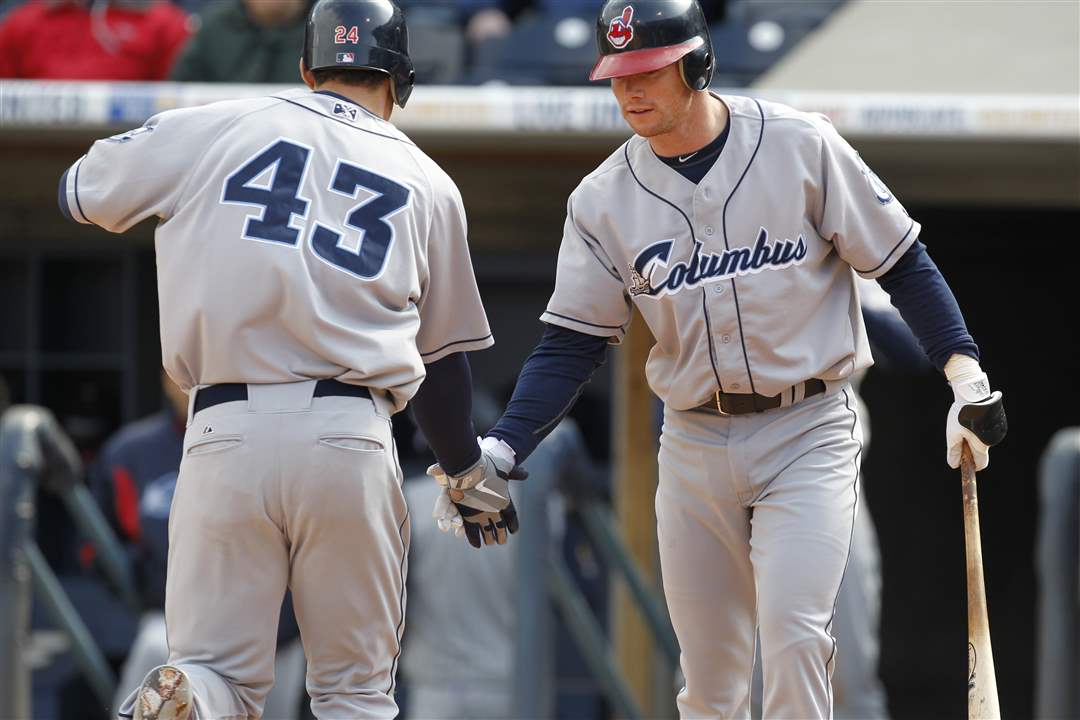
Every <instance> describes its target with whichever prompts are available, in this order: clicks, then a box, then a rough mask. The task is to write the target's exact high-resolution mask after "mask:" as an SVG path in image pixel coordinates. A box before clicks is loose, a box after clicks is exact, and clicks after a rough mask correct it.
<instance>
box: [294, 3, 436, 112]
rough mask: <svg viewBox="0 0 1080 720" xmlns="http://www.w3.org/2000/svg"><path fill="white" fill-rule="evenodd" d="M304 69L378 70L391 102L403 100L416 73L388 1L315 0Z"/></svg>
mask: <svg viewBox="0 0 1080 720" xmlns="http://www.w3.org/2000/svg"><path fill="white" fill-rule="evenodd" d="M304 64H305V65H307V67H308V69H309V70H322V69H327V68H338V69H341V70H347V69H350V68H355V69H366V70H378V71H379V72H384V73H386V74H387V75H389V76H390V80H391V85H390V86H391V88H392V90H393V92H394V102H396V103H397V104H398V105H400V106H401V107H405V103H406V102H408V100H409V95H410V94H411V93H412V88H413V83H414V82H415V81H416V72H415V71H414V70H413V63H412V60H411V59H410V58H409V32H408V30H407V29H406V27H405V15H404V14H403V13H402V12H401V8H399V7H398V6H397V5H395V4H394V3H393V2H391V0H319V1H318V2H316V3H315V4H314V5H313V6H312V8H311V12H310V13H309V14H308V20H307V31H306V32H305V33H304Z"/></svg>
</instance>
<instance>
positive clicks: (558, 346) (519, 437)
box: [488, 325, 608, 464]
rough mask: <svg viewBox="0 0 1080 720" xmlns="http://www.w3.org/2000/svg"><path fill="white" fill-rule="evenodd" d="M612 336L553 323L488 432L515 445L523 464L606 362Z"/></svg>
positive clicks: (518, 459) (515, 450)
mask: <svg viewBox="0 0 1080 720" xmlns="http://www.w3.org/2000/svg"><path fill="white" fill-rule="evenodd" d="M607 346H608V339H607V338H606V337H598V336H595V335H586V334H585V333H580V332H577V331H576V330H570V329H567V328H564V327H559V326H558V325H548V326H547V328H546V329H545V330H544V335H543V337H542V338H541V339H540V343H539V344H538V345H537V346H536V349H535V350H533V351H532V354H531V355H529V359H528V360H526V361H525V365H524V367H522V368H521V374H520V375H519V376H518V380H517V385H516V386H515V387H514V395H513V397H512V398H511V399H510V404H509V405H507V406H506V411H505V412H504V413H503V415H502V417H501V418H499V421H498V422H497V423H495V427H493V428H492V429H491V430H490V431H489V432H488V435H489V436H491V437H497V438H499V439H500V440H503V441H504V442H506V444H508V445H509V446H510V447H512V448H513V449H514V454H515V455H516V457H517V462H518V464H520V463H523V462H525V458H527V457H528V456H529V454H530V453H532V451H533V450H535V449H536V446H537V445H539V444H540V441H541V440H543V439H544V438H545V437H546V436H547V434H548V433H550V432H551V431H552V430H554V429H555V426H556V425H558V424H559V421H560V420H562V419H563V417H564V416H565V415H566V413H568V412H570V408H572V407H573V406H574V403H575V402H576V401H577V399H578V397H579V396H580V395H581V391H582V389H583V388H584V387H585V384H586V383H587V382H589V379H590V378H591V377H592V375H593V373H594V372H596V369H597V368H599V367H600V366H601V365H603V364H604V360H605V357H606V355H607Z"/></svg>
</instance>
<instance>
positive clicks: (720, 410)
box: [713, 390, 731, 417]
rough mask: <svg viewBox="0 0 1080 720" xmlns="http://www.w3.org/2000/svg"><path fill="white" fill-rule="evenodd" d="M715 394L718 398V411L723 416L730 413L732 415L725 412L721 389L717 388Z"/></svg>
mask: <svg viewBox="0 0 1080 720" xmlns="http://www.w3.org/2000/svg"><path fill="white" fill-rule="evenodd" d="M713 396H714V397H715V398H716V411H717V412H718V413H720V415H722V416H723V417H728V416H729V415H731V413H728V412H724V406H723V405H722V404H721V403H720V391H719V390H717V391H716V392H715V393H714V395H713Z"/></svg>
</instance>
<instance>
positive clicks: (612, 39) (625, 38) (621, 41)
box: [607, 5, 634, 50]
mask: <svg viewBox="0 0 1080 720" xmlns="http://www.w3.org/2000/svg"><path fill="white" fill-rule="evenodd" d="M633 19H634V6H633V5H627V6H626V7H625V8H623V11H622V16H621V17H617V18H613V19H612V20H611V27H609V28H608V33H607V39H608V42H609V43H611V46H612V47H613V48H615V49H616V50H622V49H623V48H624V47H626V46H627V45H629V44H630V41H631V40H633V39H634V27H633V25H631V24H630V21H631V20H633Z"/></svg>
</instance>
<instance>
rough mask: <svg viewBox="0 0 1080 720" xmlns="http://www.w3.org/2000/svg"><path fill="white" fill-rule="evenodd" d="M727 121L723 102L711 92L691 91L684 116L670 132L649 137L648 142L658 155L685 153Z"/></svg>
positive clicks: (710, 138)
mask: <svg viewBox="0 0 1080 720" xmlns="http://www.w3.org/2000/svg"><path fill="white" fill-rule="evenodd" d="M727 122H728V109H727V105H725V104H724V103H723V102H722V101H721V100H720V99H718V98H716V97H714V96H713V95H712V94H711V93H708V92H700V93H694V100H693V103H692V104H691V106H690V111H689V112H688V113H687V116H686V119H685V120H684V121H683V122H681V123H679V124H678V126H677V127H676V128H675V129H674V130H672V131H671V132H667V133H662V134H660V135H653V136H652V137H650V138H649V145H651V146H652V149H653V152H655V153H656V154H657V155H660V156H662V157H675V156H676V155H685V154H686V153H691V152H695V151H697V150H700V149H701V148H703V147H705V146H706V145H708V144H709V143H711V142H712V141H713V140H715V139H716V138H717V136H719V135H720V133H721V132H723V131H724V127H725V126H726V125H727Z"/></svg>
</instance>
